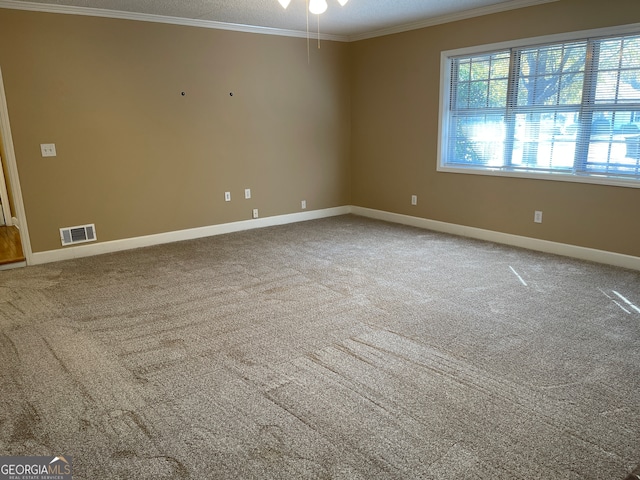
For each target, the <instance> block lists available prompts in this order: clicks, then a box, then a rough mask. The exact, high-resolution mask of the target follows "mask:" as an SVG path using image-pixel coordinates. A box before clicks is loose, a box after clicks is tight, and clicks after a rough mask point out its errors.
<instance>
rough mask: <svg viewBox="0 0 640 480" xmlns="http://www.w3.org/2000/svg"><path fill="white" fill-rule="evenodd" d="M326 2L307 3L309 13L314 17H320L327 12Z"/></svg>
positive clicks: (313, 0) (321, 0)
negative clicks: (314, 15) (313, 14)
mask: <svg viewBox="0 0 640 480" xmlns="http://www.w3.org/2000/svg"><path fill="white" fill-rule="evenodd" d="M327 7H328V5H327V0H310V1H309V11H310V12H311V13H315V14H316V15H320V14H321V13H324V12H326V11H327Z"/></svg>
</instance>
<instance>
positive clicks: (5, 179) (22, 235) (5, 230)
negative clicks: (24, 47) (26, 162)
mask: <svg viewBox="0 0 640 480" xmlns="http://www.w3.org/2000/svg"><path fill="white" fill-rule="evenodd" d="M0 155H1V157H0V210H1V215H2V217H3V219H4V225H2V226H0V270H4V269H6V268H14V267H19V266H24V265H27V264H29V263H31V245H30V242H29V231H28V229H27V219H26V216H25V211H24V203H23V201H22V190H21V188H20V181H19V178H18V167H17V164H16V156H15V151H14V149H13V137H12V135H11V125H10V123H9V111H8V109H7V99H6V96H5V90H4V80H3V78H2V69H1V68H0ZM9 192H10V193H9Z"/></svg>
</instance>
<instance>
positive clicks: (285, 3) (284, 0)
mask: <svg viewBox="0 0 640 480" xmlns="http://www.w3.org/2000/svg"><path fill="white" fill-rule="evenodd" d="M278 1H279V2H280V5H282V8H287V7H288V6H289V3H291V0H278Z"/></svg>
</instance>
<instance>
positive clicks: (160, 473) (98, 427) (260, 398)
mask: <svg viewBox="0 0 640 480" xmlns="http://www.w3.org/2000/svg"><path fill="white" fill-rule="evenodd" d="M638 305H640V272H635V271H631V270H624V269H618V268H613V267H607V266H602V265H596V264H591V263H587V262H580V261H576V260H571V259H567V258H563V257H556V256H551V255H545V254H540V253H535V252H530V251H526V250H520V249H515V248H510V247H506V246H501V245H497V244H493V243H486V242H480V241H474V240H470V239H463V238H458V237H453V236H448V235H443V234H438V233H434V232H430V231H425V230H420V229H415V228H410V227H403V226H399V225H392V224H387V223H383V222H378V221H374V220H369V219H364V218H360V217H355V216H343V217H336V218H330V219H323V220H317V221H310V222H304V223H299V224H293V225H286V226H279V227H273V228H265V229H261V230H254V231H249V232H241V233H235V234H230V235H224V236H219V237H213V238H206V239H200V240H195V241H188V242H180V243H175V244H170V245H163V246H158V247H151V248H145V249H139V250H135V251H128V252H122V253H117V254H108V255H102V256H99V257H92V258H85V259H79V260H74V261H67V262H60V263H55V264H48V265H43V266H34V267H28V268H25V269H19V270H11V271H5V272H0V367H1V369H0V382H1V388H0V455H61V454H62V455H65V456H71V457H72V458H73V463H74V479H169V478H174V479H186V478H192V479H201V478H208V479H235V478H239V479H367V480H369V479H442V480H449V479H451V480H453V479H456V480H458V479H491V480H496V479H509V480H513V479H527V480H531V479H576V480H577V479H594V480H608V479H623V478H624V477H625V476H626V475H627V474H628V473H630V472H631V471H632V470H633V469H634V468H635V467H636V466H637V465H638V463H640V395H639V391H640V308H638Z"/></svg>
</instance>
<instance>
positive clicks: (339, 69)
mask: <svg viewBox="0 0 640 480" xmlns="http://www.w3.org/2000/svg"><path fill="white" fill-rule="evenodd" d="M348 53H349V52H348V44H345V43H336V42H328V41H327V42H323V43H322V45H321V50H320V51H318V50H317V49H311V60H310V62H308V61H307V45H306V40H305V39H297V38H286V37H277V36H270V35H255V34H249V33H240V32H230V31H222V30H212V29H204V28H192V27H184V26H175V25H164V24H154V23H147V22H134V21H125V20H115V19H106V18H93V17H83V16H74V15H55V14H45V13H34V12H23V11H15V10H5V9H0V66H1V67H2V72H3V76H4V83H5V89H6V96H7V103H8V108H9V116H10V120H11V128H12V133H13V141H14V146H15V152H16V160H17V164H18V172H19V175H20V184H21V187H22V193H23V198H24V203H25V209H26V215H27V221H28V226H29V233H30V236H31V243H32V248H33V251H34V252H41V251H47V250H53V249H58V248H61V245H60V239H59V231H58V229H59V228H60V227H67V226H75V225H80V224H86V223H95V224H96V231H97V234H98V240H99V241H109V240H116V239H123V238H130V237H136V236H141V235H149V234H155V233H161V232H167V231H175V230H181V229H187V228H192V227H200V226H206V225H215V224H220V223H226V222H233V221H238V220H247V219H250V218H251V210H252V208H258V209H259V210H260V216H261V217H266V216H272V215H280V214H286V213H292V212H297V211H300V201H301V200H303V199H305V200H307V206H308V209H310V210H312V209H320V208H328V207H334V206H339V205H348V204H350V202H351V198H350V188H351V186H350V171H349V168H350V162H349V155H350V150H349V147H350V120H351V117H350V91H349V81H348V72H349V66H348V61H349V55H348ZM182 91H185V92H186V96H184V97H183V96H181V94H180V93H181V92H182ZM230 92H233V96H230V95H229V94H230ZM40 143H55V144H56V147H57V152H58V156H57V157H55V158H42V157H41V155H40V147H39V145H40ZM245 188H251V190H252V194H253V198H252V199H251V200H244V189H245ZM225 191H231V192H232V201H231V202H230V203H225V202H224V192H225Z"/></svg>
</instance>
